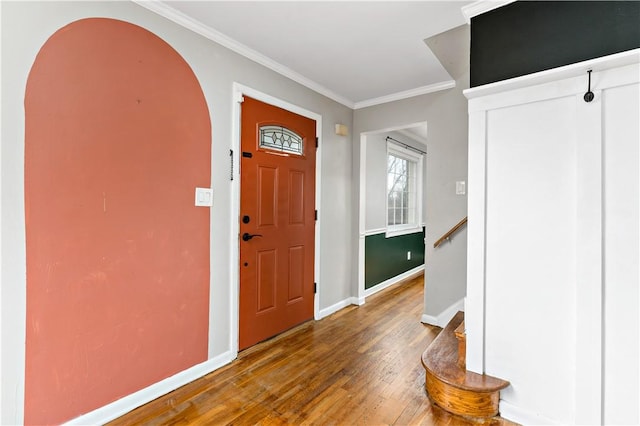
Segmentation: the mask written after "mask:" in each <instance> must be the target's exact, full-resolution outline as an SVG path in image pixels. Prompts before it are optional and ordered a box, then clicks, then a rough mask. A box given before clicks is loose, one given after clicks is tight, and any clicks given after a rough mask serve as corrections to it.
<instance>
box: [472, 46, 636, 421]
mask: <svg viewBox="0 0 640 426" xmlns="http://www.w3.org/2000/svg"><path fill="white" fill-rule="evenodd" d="M639 60H640V54H639V53H638V51H636V52H631V53H623V54H618V55H613V56H612V57H609V58H600V59H597V60H593V61H588V62H587V63H583V64H575V65H572V66H568V67H563V68H560V69H556V70H550V71H545V72H542V73H538V74H534V75H532V76H526V77H522V78H518V79H513V80H509V81H505V82H501V83H497V84H493V85H487V86H484V87H479V88H474V89H471V90H469V91H467V92H466V94H467V96H469V98H470V102H469V114H470V127H469V251H468V277H469V278H468V288H467V305H466V308H467V309H466V328H467V367H468V368H469V369H470V370H472V371H476V372H480V373H482V372H485V373H487V374H490V375H494V376H497V377H500V378H503V379H506V380H509V381H510V382H511V386H510V387H508V388H507V389H505V390H504V391H502V393H501V405H500V409H501V413H502V415H503V416H504V417H506V418H509V419H512V420H515V421H518V422H521V423H524V424H544V423H558V424H599V423H601V422H604V423H605V424H637V423H638V422H639V421H640V417H639V413H638V400H639V399H640V393H639V390H638V387H639V372H638V358H639V356H640V353H639V350H638V338H639V333H640V325H639V323H640V321H639V319H640V318H639V311H640V310H639V301H638V297H639V294H638V285H639V272H638V258H639V251H638V246H639V244H640V235H639V226H638V224H639V221H640V216H639V212H638V211H639V209H638V203H639V202H640V193H639V192H640V191H639V190H640V186H639V183H638V179H639V175H638V167H639V158H638V155H639V150H638V145H639V144H640V135H639V131H638V128H639V125H640V124H639V117H640V110H639V107H638V103H639V98H640V91H639V85H638V82H639V79H640V68H639V67H638V64H637V63H638V61H639ZM628 64H632V65H628ZM591 68H593V70H594V72H593V75H592V87H593V91H594V93H595V96H596V97H595V100H594V101H593V102H591V103H586V102H584V100H583V94H584V92H585V87H586V86H585V83H586V81H587V75H586V70H587V69H591Z"/></svg>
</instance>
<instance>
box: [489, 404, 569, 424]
mask: <svg viewBox="0 0 640 426" xmlns="http://www.w3.org/2000/svg"><path fill="white" fill-rule="evenodd" d="M499 407H500V408H499V410H500V417H502V418H503V419H507V420H511V421H513V422H516V423H520V424H521V425H561V424H563V423H560V422H557V421H555V420H551V419H549V418H547V417H544V416H542V415H540V414H537V413H533V412H531V411H528V410H524V409H522V408H520V407H517V406H515V405H512V404H510V403H508V402H507V401H505V400H502V399H501V400H500V406H499Z"/></svg>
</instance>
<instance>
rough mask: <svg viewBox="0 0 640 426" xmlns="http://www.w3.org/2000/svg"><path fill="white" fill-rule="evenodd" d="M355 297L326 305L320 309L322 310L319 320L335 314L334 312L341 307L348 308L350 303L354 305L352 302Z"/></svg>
mask: <svg viewBox="0 0 640 426" xmlns="http://www.w3.org/2000/svg"><path fill="white" fill-rule="evenodd" d="M352 299H353V297H350V298H348V299H344V300H341V301H339V302H338V303H334V304H333V305H331V306H329V307H326V308H324V309H320V312H318V318H317V319H319V320H321V319H322V318H324V317H328V316H329V315H331V314H333V313H334V312H338V311H339V310H340V309H342V308H346V307H347V306H349V305H353V302H352Z"/></svg>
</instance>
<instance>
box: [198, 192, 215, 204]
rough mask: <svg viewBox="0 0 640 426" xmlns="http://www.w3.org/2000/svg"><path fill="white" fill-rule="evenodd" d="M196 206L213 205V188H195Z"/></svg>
mask: <svg viewBox="0 0 640 426" xmlns="http://www.w3.org/2000/svg"><path fill="white" fill-rule="evenodd" d="M196 206H204V207H211V206H213V189H211V188H196Z"/></svg>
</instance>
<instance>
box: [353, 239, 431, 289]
mask: <svg viewBox="0 0 640 426" xmlns="http://www.w3.org/2000/svg"><path fill="white" fill-rule="evenodd" d="M407 251H411V260H407ZM423 264H424V228H423V230H422V232H419V233H416V234H408V235H400V236H397V237H391V238H385V234H384V233H382V234H376V235H368V236H366V237H365V239H364V288H365V289H369V288H371V287H374V286H375V285H376V284H380V283H381V282H383V281H386V280H388V279H389V278H393V277H395V276H397V275H400V274H402V273H403V272H407V271H409V270H411V269H413V268H415V267H417V266H420V265H423Z"/></svg>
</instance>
